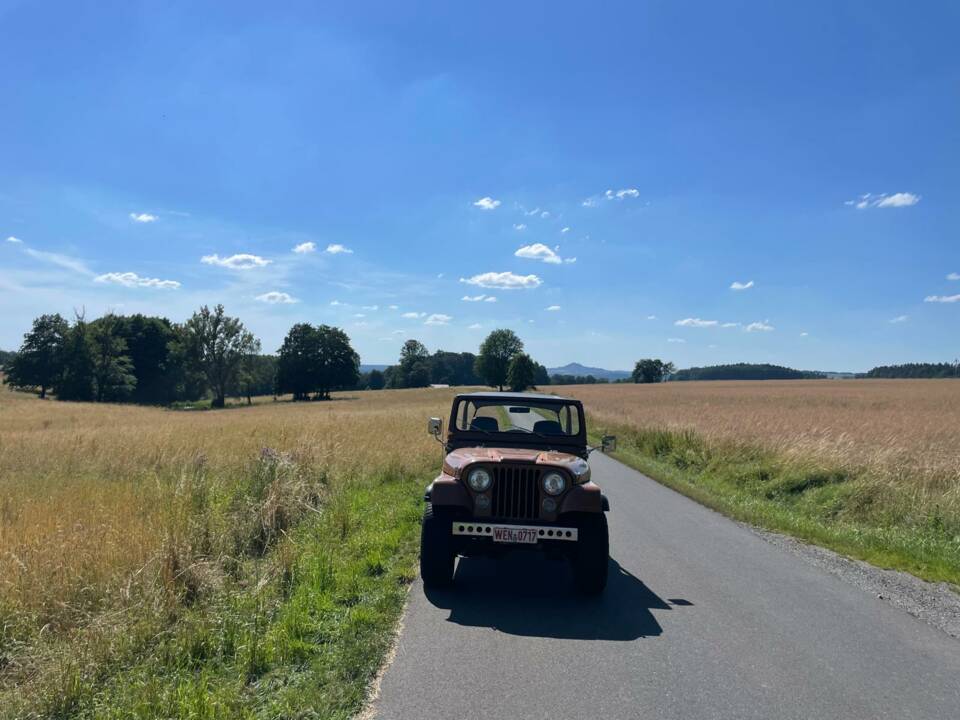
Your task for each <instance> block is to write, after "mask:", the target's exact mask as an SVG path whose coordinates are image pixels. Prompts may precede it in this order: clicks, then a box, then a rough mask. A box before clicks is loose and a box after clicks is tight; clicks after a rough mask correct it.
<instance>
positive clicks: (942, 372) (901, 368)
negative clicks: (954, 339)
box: [857, 361, 960, 378]
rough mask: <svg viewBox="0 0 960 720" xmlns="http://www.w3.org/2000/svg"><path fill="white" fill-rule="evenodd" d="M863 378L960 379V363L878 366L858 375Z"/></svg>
mask: <svg viewBox="0 0 960 720" xmlns="http://www.w3.org/2000/svg"><path fill="white" fill-rule="evenodd" d="M857 377H864V378H955V377H960V361H956V362H952V363H904V364H902V365H880V366H878V367H875V368H873V369H872V370H870V371H868V372H866V373H863V374H862V375H858V376H857Z"/></svg>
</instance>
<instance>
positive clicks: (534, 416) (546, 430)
mask: <svg viewBox="0 0 960 720" xmlns="http://www.w3.org/2000/svg"><path fill="white" fill-rule="evenodd" d="M451 427H452V429H453V430H454V431H455V432H456V433H469V434H471V435H475V434H476V435H480V436H484V435H489V436H497V437H498V438H504V436H509V438H510V439H511V440H520V439H521V438H522V437H523V436H527V437H528V439H529V438H537V439H538V440H541V441H543V440H547V441H550V440H554V441H561V442H562V441H564V440H566V441H567V442H570V441H572V440H575V439H580V438H581V436H582V427H583V422H582V418H581V409H580V406H579V404H578V403H574V402H565V401H563V400H554V399H543V400H541V399H536V398H526V397H516V396H514V397H510V396H504V397H469V396H468V397H463V398H460V400H459V402H457V403H455V404H454V410H453V417H452V418H451Z"/></svg>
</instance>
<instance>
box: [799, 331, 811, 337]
mask: <svg viewBox="0 0 960 720" xmlns="http://www.w3.org/2000/svg"><path fill="white" fill-rule="evenodd" d="M809 334H810V333H808V332H802V333H800V337H807V336H808V335H809Z"/></svg>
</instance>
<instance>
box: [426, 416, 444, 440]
mask: <svg viewBox="0 0 960 720" xmlns="http://www.w3.org/2000/svg"><path fill="white" fill-rule="evenodd" d="M427 432H428V433H430V434H431V435H433V436H434V437H435V438H437V439H438V440H439V439H440V435H441V434H442V433H443V420H441V419H440V418H438V417H432V418H430V419H429V420H427Z"/></svg>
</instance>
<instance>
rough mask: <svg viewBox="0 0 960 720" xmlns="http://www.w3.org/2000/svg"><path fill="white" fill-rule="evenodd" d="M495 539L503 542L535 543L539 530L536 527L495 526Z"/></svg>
mask: <svg viewBox="0 0 960 720" xmlns="http://www.w3.org/2000/svg"><path fill="white" fill-rule="evenodd" d="M493 541H494V542H501V543H519V544H533V543H535V542H537V531H536V529H534V528H523V527H511V526H509V525H507V526H500V527H497V526H494V528H493Z"/></svg>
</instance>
